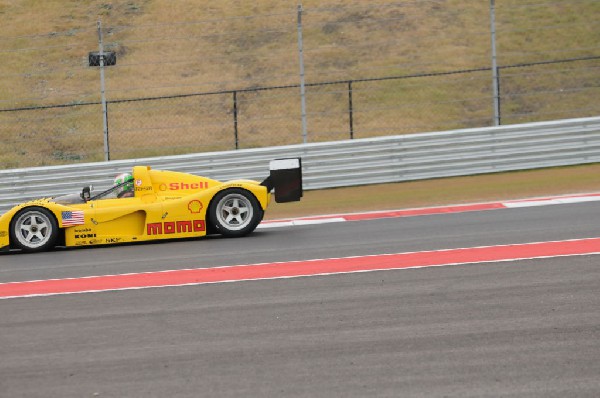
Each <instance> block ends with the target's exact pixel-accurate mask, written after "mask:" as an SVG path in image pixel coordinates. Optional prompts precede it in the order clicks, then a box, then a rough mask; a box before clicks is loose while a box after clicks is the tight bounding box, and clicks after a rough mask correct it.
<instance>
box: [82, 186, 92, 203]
mask: <svg viewBox="0 0 600 398" xmlns="http://www.w3.org/2000/svg"><path fill="white" fill-rule="evenodd" d="M93 190H94V187H93V186H91V185H89V186H87V187H83V190H82V191H81V199H83V200H84V201H86V202H87V201H88V200H90V198H91V197H92V191H93Z"/></svg>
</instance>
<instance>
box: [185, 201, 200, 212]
mask: <svg viewBox="0 0 600 398" xmlns="http://www.w3.org/2000/svg"><path fill="white" fill-rule="evenodd" d="M188 209H189V211H190V213H192V214H196V213H200V210H202V202H200V201H199V200H192V201H191V202H190V203H188Z"/></svg>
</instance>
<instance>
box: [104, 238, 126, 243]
mask: <svg viewBox="0 0 600 398" xmlns="http://www.w3.org/2000/svg"><path fill="white" fill-rule="evenodd" d="M122 240H123V239H122V238H106V239H105V240H104V242H106V243H119V242H121V241H122Z"/></svg>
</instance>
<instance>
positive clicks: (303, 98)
mask: <svg viewBox="0 0 600 398" xmlns="http://www.w3.org/2000/svg"><path fill="white" fill-rule="evenodd" d="M303 46H304V44H303V41H302V4H298V56H299V58H300V102H301V105H300V106H301V107H302V109H301V112H302V142H303V143H305V144H306V142H307V136H306V134H307V133H306V129H307V128H306V87H305V84H304V50H303Z"/></svg>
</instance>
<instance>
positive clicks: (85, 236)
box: [75, 234, 96, 239]
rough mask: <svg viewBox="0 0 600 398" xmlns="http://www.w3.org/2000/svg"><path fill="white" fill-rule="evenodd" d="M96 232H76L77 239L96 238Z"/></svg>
mask: <svg viewBox="0 0 600 398" xmlns="http://www.w3.org/2000/svg"><path fill="white" fill-rule="evenodd" d="M95 237H96V234H75V239H89V238H95Z"/></svg>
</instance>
